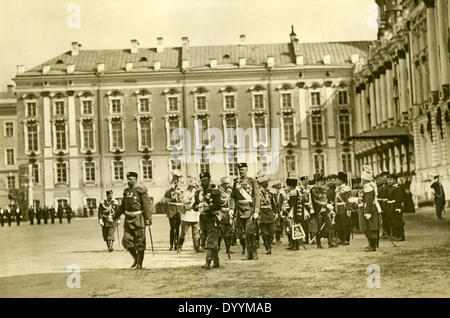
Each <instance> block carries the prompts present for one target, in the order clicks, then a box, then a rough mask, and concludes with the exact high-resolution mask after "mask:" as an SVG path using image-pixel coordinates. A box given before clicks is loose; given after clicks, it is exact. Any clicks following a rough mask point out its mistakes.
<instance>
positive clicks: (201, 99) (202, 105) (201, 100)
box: [195, 96, 206, 110]
mask: <svg viewBox="0 0 450 318" xmlns="http://www.w3.org/2000/svg"><path fill="white" fill-rule="evenodd" d="M195 101H196V103H197V110H206V96H197V97H196V98H195Z"/></svg>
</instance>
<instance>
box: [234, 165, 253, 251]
mask: <svg viewBox="0 0 450 318" xmlns="http://www.w3.org/2000/svg"><path fill="white" fill-rule="evenodd" d="M238 169H239V177H238V178H236V179H235V180H234V184H233V191H232V193H231V197H232V199H233V200H234V202H235V218H236V221H235V222H236V236H237V238H238V239H239V241H240V243H241V246H242V255H244V254H245V250H246V248H247V259H251V258H252V250H250V251H249V249H248V242H247V237H246V233H247V232H248V231H247V222H248V221H249V219H250V218H251V217H252V216H253V217H254V218H256V217H257V216H258V214H259V204H260V202H259V190H258V183H257V182H256V180H254V179H253V178H250V177H248V176H247V173H248V166H247V164H246V163H239V164H238ZM253 225H254V224H252V228H251V229H248V230H249V231H250V232H252V231H253ZM255 231H256V226H255ZM255 235H256V232H255ZM251 241H253V238H251ZM252 243H253V242H252ZM255 244H256V242H255ZM252 248H253V247H252ZM255 250H256V246H255ZM255 257H257V254H255Z"/></svg>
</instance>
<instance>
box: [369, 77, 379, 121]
mask: <svg viewBox="0 0 450 318" xmlns="http://www.w3.org/2000/svg"><path fill="white" fill-rule="evenodd" d="M369 93H370V128H369V129H368V130H371V129H373V128H375V127H376V126H377V111H376V103H375V82H374V81H372V82H371V83H370V88H369Z"/></svg>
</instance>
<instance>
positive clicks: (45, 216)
mask: <svg viewBox="0 0 450 318" xmlns="http://www.w3.org/2000/svg"><path fill="white" fill-rule="evenodd" d="M42 217H43V219H44V224H48V207H47V206H45V207H44V212H43V214H42Z"/></svg>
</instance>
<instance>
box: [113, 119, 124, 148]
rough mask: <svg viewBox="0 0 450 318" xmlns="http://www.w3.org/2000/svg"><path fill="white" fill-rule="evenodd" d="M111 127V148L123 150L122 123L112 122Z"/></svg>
mask: <svg viewBox="0 0 450 318" xmlns="http://www.w3.org/2000/svg"><path fill="white" fill-rule="evenodd" d="M111 126H112V147H113V148H123V138H122V137H123V136H122V122H120V121H116V122H113V123H112V124H111Z"/></svg>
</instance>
